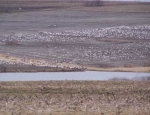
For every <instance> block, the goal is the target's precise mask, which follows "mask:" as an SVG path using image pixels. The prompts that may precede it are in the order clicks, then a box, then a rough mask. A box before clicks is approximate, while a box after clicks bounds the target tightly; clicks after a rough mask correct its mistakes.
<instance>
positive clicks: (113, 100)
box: [0, 80, 150, 115]
mask: <svg viewBox="0 0 150 115" xmlns="http://www.w3.org/2000/svg"><path fill="white" fill-rule="evenodd" d="M149 107H150V82H149V81H128V80H125V81H39V82H0V115H12V114H13V115H85V114H87V115H149V114H150V110H149Z"/></svg>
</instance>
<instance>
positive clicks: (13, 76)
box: [0, 71, 150, 81]
mask: <svg viewBox="0 0 150 115" xmlns="http://www.w3.org/2000/svg"><path fill="white" fill-rule="evenodd" d="M148 76H150V73H136V72H97V71H86V72H51V73H50V72H46V73H45V72H39V73H0V81H41V80H42V81H45V80H109V79H112V78H120V79H122V78H126V79H133V78H140V77H148Z"/></svg>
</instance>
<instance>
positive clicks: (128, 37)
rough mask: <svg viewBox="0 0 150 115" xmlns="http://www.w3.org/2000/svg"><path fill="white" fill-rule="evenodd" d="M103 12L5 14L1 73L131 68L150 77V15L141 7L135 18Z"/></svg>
mask: <svg viewBox="0 0 150 115" xmlns="http://www.w3.org/2000/svg"><path fill="white" fill-rule="evenodd" d="M8 3H9V2H8ZM3 4H4V3H3ZM43 4H44V3H43ZM45 4H47V3H45ZM28 5H29V4H28ZM147 5H148V4H146V5H145V7H148V6H147ZM4 6H5V8H7V5H6V4H5V5H4ZM127 6H128V5H127ZM135 6H136V8H138V5H135ZM15 7H18V6H15ZM103 7H104V8H106V9H110V6H109V7H105V6H103ZM103 7H100V9H98V8H96V10H94V11H93V10H92V9H95V7H93V8H92V7H89V8H88V9H87V7H81V6H80V7H78V8H77V7H65V8H61V7H59V8H47V9H45V8H42V9H40V10H39V9H38V10H34V11H33V10H31V11H30V10H29V9H28V10H27V11H26V10H25V11H24V10H22V9H19V11H15V12H2V13H1V14H0V54H1V60H0V63H1V68H2V69H1V71H2V72H3V71H4V70H5V71H13V70H10V69H9V65H10V64H11V66H14V68H15V67H16V65H17V67H19V66H20V67H21V66H28V67H30V66H33V67H34V68H36V67H37V66H40V67H41V66H42V67H52V68H54V69H56V70H57V69H58V68H59V70H60V69H61V68H69V69H72V70H74V69H75V70H76V69H80V70H85V69H88V67H93V68H119V67H125V68H129V69H128V71H129V70H130V71H137V70H132V67H146V71H147V72H149V71H150V68H149V66H150V58H149V57H150V34H149V33H150V20H149V19H150V11H148V10H145V11H143V10H142V9H141V11H142V12H139V11H140V8H141V7H139V9H138V12H136V10H135V9H134V8H135V7H133V8H132V7H131V8H132V10H131V11H132V12H129V11H128V10H127V12H126V11H125V10H123V11H121V10H120V11H119V12H116V10H114V11H110V10H108V11H102V8H103ZM113 7H114V6H113ZM125 7H126V6H125V5H122V8H125ZM142 7H143V6H142ZM1 8H2V7H1ZM21 10H22V11H21ZM98 10H99V11H98ZM10 11H11V10H10ZM12 11H13V10H12ZM133 11H134V12H133ZM11 56H12V57H16V60H13V59H12V58H11ZM4 57H6V58H5V59H4ZM18 58H20V60H21V61H18V60H19V59H18ZM29 59H31V61H30V62H27V60H29ZM33 60H45V62H41V63H40V64H39V63H38V64H37V63H35V62H33ZM46 63H48V64H46ZM64 65H65V66H64ZM5 67H6V68H7V69H5ZM93 70H94V69H93ZM37 71H38V69H37ZM120 71H121V70H120ZM139 71H140V70H139ZM141 71H142V70H141Z"/></svg>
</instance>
